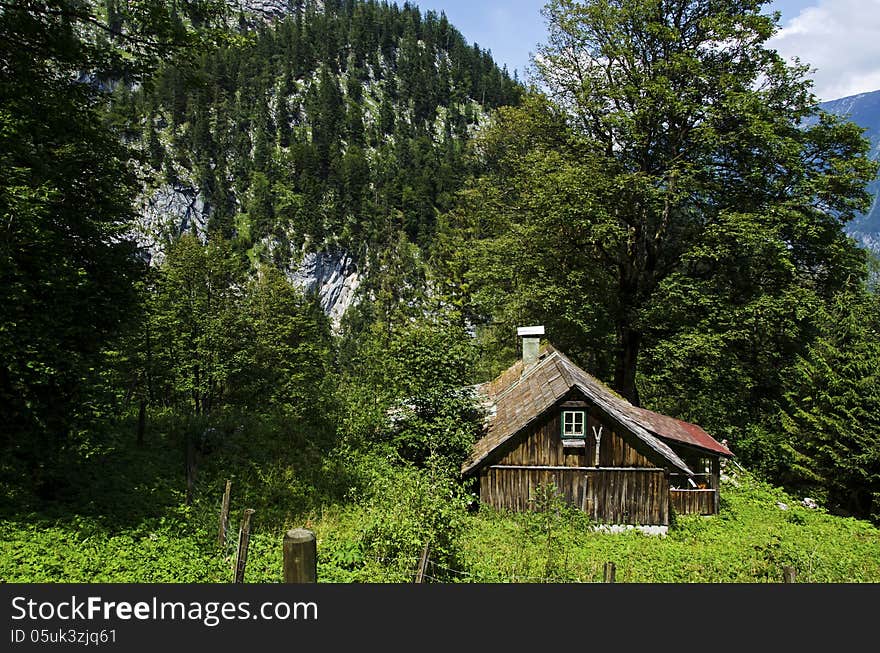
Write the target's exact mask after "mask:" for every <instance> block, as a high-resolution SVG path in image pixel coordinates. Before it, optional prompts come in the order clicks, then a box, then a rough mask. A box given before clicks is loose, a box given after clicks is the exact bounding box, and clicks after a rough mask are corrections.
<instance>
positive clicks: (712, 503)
mask: <svg viewBox="0 0 880 653" xmlns="http://www.w3.org/2000/svg"><path fill="white" fill-rule="evenodd" d="M717 495H718V490H669V499H670V501H671V502H672V507H673V508H674V509H675V512H677V513H678V514H679V515H714V514H716V513H717V512H718V507H717V505H718V502H717V500H716V497H717Z"/></svg>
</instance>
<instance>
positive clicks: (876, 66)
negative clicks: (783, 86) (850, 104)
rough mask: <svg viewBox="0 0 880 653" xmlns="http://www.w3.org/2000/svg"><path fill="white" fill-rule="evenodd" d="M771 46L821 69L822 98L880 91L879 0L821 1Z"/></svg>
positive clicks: (817, 83)
mask: <svg viewBox="0 0 880 653" xmlns="http://www.w3.org/2000/svg"><path fill="white" fill-rule="evenodd" d="M769 46H770V47H772V48H775V49H776V50H777V51H778V52H779V54H781V55H782V56H783V57H785V58H786V59H791V58H793V57H798V58H799V59H800V60H801V62H802V63H805V64H808V65H809V66H810V67H811V68H815V69H816V71H815V72H814V73H812V75H811V76H812V78H813V80H814V81H815V87H814V92H815V93H816V95H817V96H818V97H819V99H821V100H834V99H837V98H841V97H846V96H848V95H855V94H857V93H865V92H868V91H876V90H880V0H817V1H816V2H815V6H813V7H807V8H806V9H804V10H802V11H801V13H800V14H799V15H798V16H797V17H795V18H793V19H791V20H790V21H788V22H787V23H785V24H784V25H783V28H782V29H781V30H780V31H779V33H777V35H776V36H775V37H773V39H772V40H771V41H770V43H769Z"/></svg>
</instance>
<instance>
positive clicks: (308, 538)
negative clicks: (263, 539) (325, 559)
mask: <svg viewBox="0 0 880 653" xmlns="http://www.w3.org/2000/svg"><path fill="white" fill-rule="evenodd" d="M283 549H284V582H285V583H317V582H318V540H317V538H316V537H315V534H314V533H313V532H312V531H308V530H306V529H304V528H294V529H293V530H289V531H287V533H286V534H285V535H284V544H283Z"/></svg>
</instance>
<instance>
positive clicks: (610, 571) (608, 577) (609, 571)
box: [605, 562, 617, 583]
mask: <svg viewBox="0 0 880 653" xmlns="http://www.w3.org/2000/svg"><path fill="white" fill-rule="evenodd" d="M616 573H617V565H615V564H614V563H613V562H606V563H605V582H606V583H613V582H614V576H615V574H616Z"/></svg>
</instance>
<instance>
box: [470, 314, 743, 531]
mask: <svg viewBox="0 0 880 653" xmlns="http://www.w3.org/2000/svg"><path fill="white" fill-rule="evenodd" d="M539 333H540V334H543V328H542V327H529V328H527V329H521V335H526V336H527V337H526V338H525V340H524V343H523V360H521V361H519V362H517V363H516V364H515V365H514V366H513V367H511V368H510V369H508V370H507V371H505V372H504V373H502V374H501V376H499V377H498V378H497V379H495V380H494V381H491V382H489V383H486V384H483V385H481V386H479V387H478V394H479V395H480V397H481V399H482V400H483V401H484V403H485V406H486V409H487V422H486V430H485V435H484V437H483V438H482V439H480V440H479V441H478V442H477V443H476V444H475V445H474V447H473V449H472V451H471V454H470V456H469V457H468V459H467V460H466V461H465V463H464V464H463V465H462V469H461V471H462V475H463V476H464V477H466V478H473V479H475V480H476V482H477V483H478V484H479V496H480V500H481V501H482V502H483V503H484V504H487V505H490V506H494V507H495V508H499V509H508V510H513V511H525V510H529V509H531V508H532V505H533V504H532V500H533V498H534V495H535V490H536V488H537V486H538V485H539V484H548V483H550V482H552V483H555V485H556V487H557V488H558V490H559V492H560V493H561V494H562V496H563V497H564V498H565V500H566V501H567V502H569V503H571V504H574V505H576V506H578V507H580V508H581V509H582V510H583V511H584V512H586V513H587V514H588V515H590V517H591V518H592V519H593V520H594V521H595V522H597V523H606V524H627V525H643V526H667V525H668V524H669V516H670V511H671V510H672V509H674V510H675V512H676V513H677V514H700V515H714V514H716V513H717V512H718V499H719V481H720V463H721V459H722V458H730V457H732V455H733V454H732V453H731V452H730V451H729V450H728V449H727V447H725V446H723V445H722V444H720V443H719V442H717V441H716V440H715V439H713V438H712V437H711V436H710V435H709V434H708V433H706V432H705V431H704V430H703V429H701V428H700V427H699V426H696V425H694V424H688V423H686V422H682V421H681V420H677V419H675V418H672V417H667V416H665V415H660V414H658V413H654V412H652V411H649V410H645V409H642V408H637V407H635V406H633V405H632V404H630V403H629V402H628V401H626V400H625V399H623V398H621V397H620V396H618V395H617V394H616V393H614V392H613V391H612V390H611V389H609V388H608V387H607V386H605V385H604V384H603V383H602V382H600V381H599V380H597V379H596V378H594V377H592V376H590V375H589V374H587V373H586V372H584V371H583V370H582V369H580V368H579V367H578V366H577V365H575V364H574V363H572V362H571V361H570V360H569V359H568V358H567V357H566V356H565V355H564V354H563V353H562V352H560V351H557V350H556V349H554V348H553V347H552V346H545V347H544V348H542V349H539V346H538V345H539V342H540V339H539V338H536V337H534V336H535V335H538V334H539Z"/></svg>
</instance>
